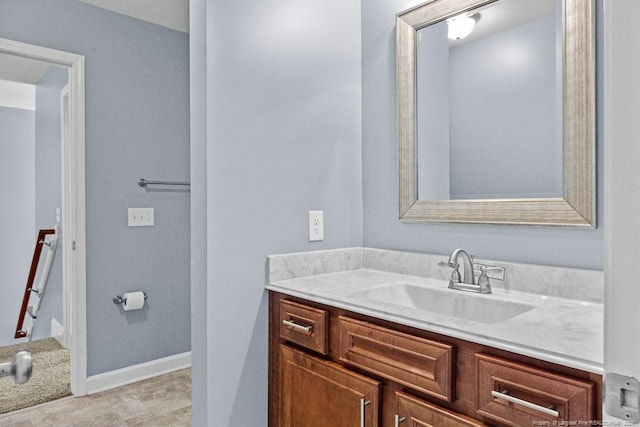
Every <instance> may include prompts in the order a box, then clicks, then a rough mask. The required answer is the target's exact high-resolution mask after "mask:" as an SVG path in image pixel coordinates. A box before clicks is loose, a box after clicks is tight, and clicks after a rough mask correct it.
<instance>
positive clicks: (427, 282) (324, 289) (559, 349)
mask: <svg viewBox="0 0 640 427" xmlns="http://www.w3.org/2000/svg"><path fill="white" fill-rule="evenodd" d="M400 283H405V284H410V285H416V286H421V287H425V288H430V289H435V290H438V291H446V292H454V293H455V292H457V293H461V292H462V291H457V290H450V289H447V282H446V281H444V280H441V279H435V278H429V277H420V276H413V275H409V274H398V273H392V272H387V271H379V270H372V269H366V268H359V269H353V270H348V271H337V272H329V273H324V274H315V275H309V276H306V277H297V278H291V279H284V280H275V281H271V282H270V283H269V284H268V285H267V289H269V290H271V291H276V292H280V293H283V294H287V295H291V296H296V297H300V298H304V299H307V300H310V301H314V302H317V303H322V304H326V305H330V306H334V307H338V308H342V309H345V310H349V311H353V312H356V313H360V314H364V315H368V316H373V317H376V318H380V319H384V320H388V321H391V322H395V323H399V324H403V325H407V326H412V327H416V328H419V329H423V330H426V331H432V332H436V333H440V334H443V335H448V336H451V337H454V338H460V339H464V340H467V341H471V342H475V343H479V344H483V345H488V346H492V347H496V348H500V349H503V350H507V351H511V352H514V353H518V354H523V355H526V356H530V357H534V358H537V359H541V360H546V361H549V362H553V363H557V364H560V365H564V366H569V367H572V368H576V369H581V370H585V371H589V372H593V373H596V374H599V375H602V374H603V372H604V370H603V336H604V334H603V324H604V320H603V319H604V318H603V313H604V310H603V305H602V304H599V303H597V302H586V301H574V300H570V299H565V298H559V297H550V296H544V295H539V294H533V293H525V292H519V291H513V290H505V289H500V288H498V289H496V288H494V290H493V292H494V293H493V294H490V295H480V294H470V293H466V292H465V293H464V294H466V295H473V297H474V298H491V299H496V300H508V301H513V302H518V303H523V304H529V305H533V306H534V308H533V309H531V310H529V311H527V312H525V313H523V314H520V315H518V316H515V317H513V318H510V319H507V320H504V321H500V322H497V323H491V324H488V323H480V322H476V321H472V320H465V319H461V318H457V317H451V316H447V315H443V314H437V313H433V312H427V311H423V310H419V309H413V308H407V307H403V306H400V305H395V304H391V303H388V302H381V301H376V300H373V299H368V298H366V297H363V296H362V291H365V290H367V289H372V288H376V287H379V286H382V285H387V284H400Z"/></svg>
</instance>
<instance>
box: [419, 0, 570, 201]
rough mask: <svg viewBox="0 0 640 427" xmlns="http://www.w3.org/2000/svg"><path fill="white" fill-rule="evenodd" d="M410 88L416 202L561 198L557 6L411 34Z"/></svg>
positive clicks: (507, 0) (496, 10) (484, 14)
mask: <svg viewBox="0 0 640 427" xmlns="http://www.w3.org/2000/svg"><path fill="white" fill-rule="evenodd" d="M461 18H462V19H461ZM463 19H466V20H467V21H468V22H469V23H470V26H471V27H470V28H471V32H470V33H469V34H468V35H466V36H464V33H463V34H455V33H454V32H455V31H456V30H457V28H458V27H459V26H460V24H461V23H462V21H463ZM462 30H463V31H465V32H467V31H469V29H466V30H465V29H464V28H463V29H462ZM461 35H462V36H464V37H462V38H456V37H460V36H461ZM416 78H417V158H418V198H419V199H424V200H456V199H513V198H540V197H543V198H547V197H562V194H563V171H562V3H561V2H559V1H557V0H499V1H497V2H495V3H491V4H489V5H487V6H484V7H480V8H477V9H473V10H471V11H467V12H463V13H462V14H459V15H457V16H454V17H452V18H449V19H447V20H445V21H440V22H438V23H435V24H433V25H429V26H427V27H424V28H422V29H420V30H418V31H417V73H416Z"/></svg>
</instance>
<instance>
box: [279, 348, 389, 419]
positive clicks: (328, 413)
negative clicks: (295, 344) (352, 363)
mask: <svg viewBox="0 0 640 427" xmlns="http://www.w3.org/2000/svg"><path fill="white" fill-rule="evenodd" d="M280 367H281V369H280V374H281V379H280V426H281V427H301V426H304V427H327V426H340V427H360V426H365V427H374V426H378V425H379V419H380V390H381V383H380V382H379V381H375V380H373V379H371V378H368V377H365V376H363V375H360V374H356V373H355V372H352V371H350V370H348V369H345V368H343V367H342V366H340V365H338V364H336V363H333V362H329V361H325V360H322V359H319V358H316V357H313V356H310V355H308V354H306V353H304V352H302V351H299V350H295V349H293V348H290V347H287V346H285V345H280Z"/></svg>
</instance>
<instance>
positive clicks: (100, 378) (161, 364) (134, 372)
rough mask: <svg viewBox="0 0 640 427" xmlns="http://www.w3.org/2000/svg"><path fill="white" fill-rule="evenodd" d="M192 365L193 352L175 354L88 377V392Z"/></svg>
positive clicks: (92, 392) (93, 392)
mask: <svg viewBox="0 0 640 427" xmlns="http://www.w3.org/2000/svg"><path fill="white" fill-rule="evenodd" d="M189 367H191V352H190V351H188V352H186V353H180V354H174V355H173V356H168V357H163V358H162V359H156V360H151V361H149V362H144V363H140V364H138V365H133V366H128V367H126V368H122V369H116V370H115V371H109V372H105V373H103V374H98V375H92V376H90V377H89V378H87V394H95V393H99V392H101V391H105V390H111V389H112V388H116V387H120V386H123V385H127V384H131V383H135V382H138V381H142V380H146V379H148V378H153V377H157V376H158V375H162V374H168V373H169V372H174V371H178V370H180V369H185V368H189Z"/></svg>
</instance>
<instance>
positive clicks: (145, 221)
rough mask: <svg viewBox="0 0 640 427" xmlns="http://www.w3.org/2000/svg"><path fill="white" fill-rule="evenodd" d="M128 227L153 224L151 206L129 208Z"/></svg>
mask: <svg viewBox="0 0 640 427" xmlns="http://www.w3.org/2000/svg"><path fill="white" fill-rule="evenodd" d="M128 214H129V220H128V225H129V227H150V226H153V225H154V218H153V208H129V211H128Z"/></svg>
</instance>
